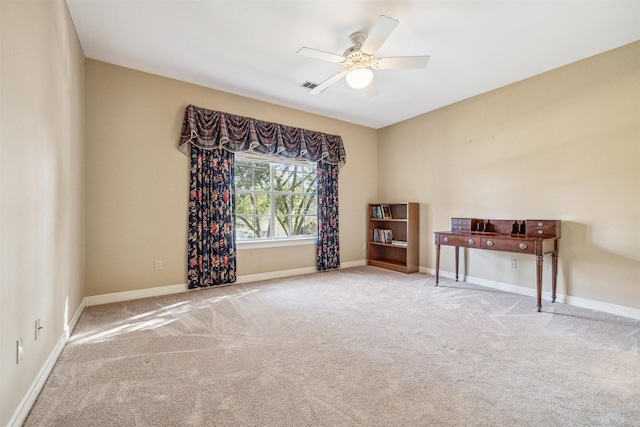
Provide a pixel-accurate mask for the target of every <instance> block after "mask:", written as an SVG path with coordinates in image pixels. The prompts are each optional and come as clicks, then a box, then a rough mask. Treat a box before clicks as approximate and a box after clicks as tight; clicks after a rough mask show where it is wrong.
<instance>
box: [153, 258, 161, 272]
mask: <svg viewBox="0 0 640 427" xmlns="http://www.w3.org/2000/svg"><path fill="white" fill-rule="evenodd" d="M153 269H154V270H162V261H161V260H159V259H157V260H156V262H155V263H154V264H153Z"/></svg>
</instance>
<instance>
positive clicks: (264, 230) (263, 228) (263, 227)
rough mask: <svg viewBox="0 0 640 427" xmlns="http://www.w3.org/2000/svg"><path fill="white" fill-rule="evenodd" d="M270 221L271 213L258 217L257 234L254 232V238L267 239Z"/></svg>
mask: <svg viewBox="0 0 640 427" xmlns="http://www.w3.org/2000/svg"><path fill="white" fill-rule="evenodd" d="M270 223H271V215H269V216H260V217H258V225H259V234H256V238H260V239H268V238H270V237H271V235H270V232H271V229H270Z"/></svg>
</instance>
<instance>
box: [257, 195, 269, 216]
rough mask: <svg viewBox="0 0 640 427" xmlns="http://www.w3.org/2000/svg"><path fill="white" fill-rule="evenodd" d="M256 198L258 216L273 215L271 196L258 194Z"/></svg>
mask: <svg viewBox="0 0 640 427" xmlns="http://www.w3.org/2000/svg"><path fill="white" fill-rule="evenodd" d="M255 198H256V208H257V212H258V215H271V196H269V195H268V194H256V195H255Z"/></svg>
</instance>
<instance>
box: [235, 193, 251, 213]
mask: <svg viewBox="0 0 640 427" xmlns="http://www.w3.org/2000/svg"><path fill="white" fill-rule="evenodd" d="M254 213H255V200H254V198H253V195H251V194H247V193H241V194H237V195H236V215H253V214H254Z"/></svg>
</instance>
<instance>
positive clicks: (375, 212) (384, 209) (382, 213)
mask: <svg viewBox="0 0 640 427" xmlns="http://www.w3.org/2000/svg"><path fill="white" fill-rule="evenodd" d="M371 218H374V219H391V218H392V216H391V206H389V205H372V206H371Z"/></svg>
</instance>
